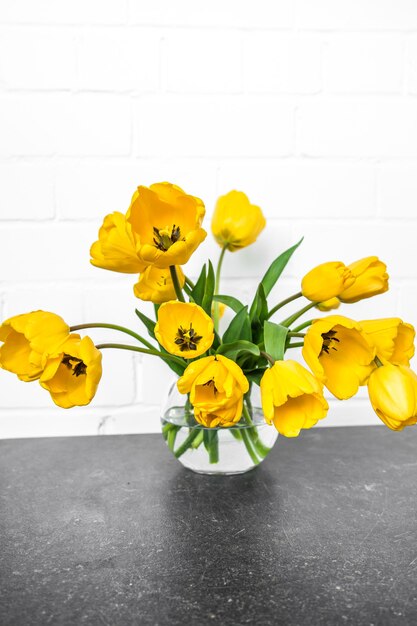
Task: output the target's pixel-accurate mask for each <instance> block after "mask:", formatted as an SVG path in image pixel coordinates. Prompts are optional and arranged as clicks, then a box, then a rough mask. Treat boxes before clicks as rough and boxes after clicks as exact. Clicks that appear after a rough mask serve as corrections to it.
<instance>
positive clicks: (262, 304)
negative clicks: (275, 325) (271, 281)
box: [249, 283, 268, 323]
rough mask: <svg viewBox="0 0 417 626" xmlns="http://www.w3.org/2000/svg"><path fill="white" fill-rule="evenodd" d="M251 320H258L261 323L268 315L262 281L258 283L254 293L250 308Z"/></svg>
mask: <svg viewBox="0 0 417 626" xmlns="http://www.w3.org/2000/svg"><path fill="white" fill-rule="evenodd" d="M249 315H250V318H251V320H255V319H257V320H259V321H260V322H261V323H262V322H263V321H264V320H266V319H267V317H268V303H267V301H266V296H265V290H264V287H263V285H262V283H259V285H258V289H257V290H256V295H255V297H254V299H253V302H252V306H251V308H250V313H249Z"/></svg>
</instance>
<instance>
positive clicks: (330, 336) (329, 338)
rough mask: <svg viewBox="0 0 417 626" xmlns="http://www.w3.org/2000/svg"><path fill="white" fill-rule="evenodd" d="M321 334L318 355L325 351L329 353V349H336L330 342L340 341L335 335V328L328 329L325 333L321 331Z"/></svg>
mask: <svg viewBox="0 0 417 626" xmlns="http://www.w3.org/2000/svg"><path fill="white" fill-rule="evenodd" d="M321 336H322V337H323V345H322V347H321V351H320V354H319V356H321V355H322V354H323V352H325V353H326V354H329V353H330V349H332V350H337V348H335V347H334V346H332V342H333V341H336V343H339V342H340V339H338V338H337V337H336V331H335V330H329V331H327V333H322V334H321Z"/></svg>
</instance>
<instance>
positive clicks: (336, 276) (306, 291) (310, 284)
mask: <svg viewBox="0 0 417 626" xmlns="http://www.w3.org/2000/svg"><path fill="white" fill-rule="evenodd" d="M354 282H355V277H354V276H353V274H352V272H351V271H350V269H349V268H348V267H346V265H345V264H344V263H342V262H341V261H329V262H327V263H322V264H321V265H317V267H314V268H313V269H312V270H310V271H309V272H308V273H307V274H306V275H305V276H304V278H303V279H302V281H301V291H302V294H303V296H304V297H305V298H307V299H308V300H311V301H312V302H326V301H327V300H331V299H332V298H338V297H339V295H340V294H341V293H342V292H343V291H344V290H345V289H346V288H347V287H351V286H352V285H353V283H354Z"/></svg>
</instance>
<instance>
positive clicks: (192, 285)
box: [185, 276, 195, 289]
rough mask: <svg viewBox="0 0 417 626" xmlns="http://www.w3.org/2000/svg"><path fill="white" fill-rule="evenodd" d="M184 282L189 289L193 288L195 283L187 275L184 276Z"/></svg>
mask: <svg viewBox="0 0 417 626" xmlns="http://www.w3.org/2000/svg"><path fill="white" fill-rule="evenodd" d="M185 282H186V283H187V285H188V286H189V287H190V289H194V287H195V284H194V283H193V281H192V280H191V279H190V278H188V276H186V277H185Z"/></svg>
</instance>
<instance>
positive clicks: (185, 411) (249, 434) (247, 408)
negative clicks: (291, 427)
mask: <svg viewBox="0 0 417 626" xmlns="http://www.w3.org/2000/svg"><path fill="white" fill-rule="evenodd" d="M161 424H162V434H163V437H164V439H165V441H166V443H167V445H168V448H169V449H170V450H171V452H172V453H173V455H174V456H175V458H177V459H178V460H179V461H180V463H182V465H184V467H187V468H188V469H190V470H192V471H193V472H197V473H198V474H242V473H244V472H247V471H249V470H251V469H253V468H254V467H256V466H257V465H259V464H260V463H261V462H262V461H263V460H264V459H265V458H266V456H267V455H268V454H269V452H270V451H271V449H272V447H273V445H274V443H275V441H276V440H277V437H278V432H277V431H276V429H275V428H274V426H270V425H269V424H267V423H266V422H265V419H264V416H263V413H262V409H261V408H260V394H259V388H258V387H257V386H255V385H252V389H251V391H250V393H249V394H247V395H246V396H245V402H244V411H243V414H242V417H241V419H240V421H239V422H238V423H237V424H235V425H234V426H231V427H228V428H224V427H223V428H220V427H217V428H206V427H204V426H201V425H200V424H198V423H197V422H196V421H195V419H194V415H193V410H192V406H191V405H190V404H189V401H188V397H187V396H186V395H182V394H180V393H179V391H178V389H177V386H176V381H175V382H173V383H172V385H171V387H170V389H169V393H168V396H167V399H166V401H165V403H164V405H163V408H162V417H161Z"/></svg>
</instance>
